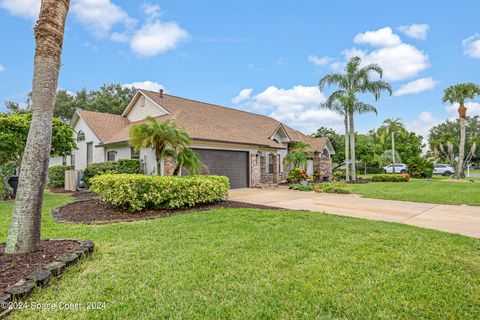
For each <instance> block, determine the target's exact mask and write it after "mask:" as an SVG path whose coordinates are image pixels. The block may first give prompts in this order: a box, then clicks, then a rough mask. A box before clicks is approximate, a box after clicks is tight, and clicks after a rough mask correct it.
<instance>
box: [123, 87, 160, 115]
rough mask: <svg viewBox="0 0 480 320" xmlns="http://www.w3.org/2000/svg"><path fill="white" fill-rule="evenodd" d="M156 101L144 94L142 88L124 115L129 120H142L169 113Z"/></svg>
mask: <svg viewBox="0 0 480 320" xmlns="http://www.w3.org/2000/svg"><path fill="white" fill-rule="evenodd" d="M168 113H169V112H168V111H167V110H165V109H164V108H163V107H162V106H161V105H160V104H158V103H157V102H156V101H153V100H152V99H151V98H150V97H149V96H147V95H146V94H144V93H143V92H142V90H137V92H136V93H135V95H134V96H133V98H132V100H131V101H130V103H129V104H128V106H127V107H126V108H125V111H123V113H122V116H123V117H125V118H127V119H128V120H129V121H140V120H143V119H145V118H146V117H148V116H150V117H158V116H161V115H165V114H168Z"/></svg>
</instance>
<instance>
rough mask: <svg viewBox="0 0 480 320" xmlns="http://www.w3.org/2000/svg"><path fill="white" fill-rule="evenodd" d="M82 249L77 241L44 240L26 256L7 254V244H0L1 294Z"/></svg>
mask: <svg viewBox="0 0 480 320" xmlns="http://www.w3.org/2000/svg"><path fill="white" fill-rule="evenodd" d="M79 248H80V243H79V242H78V241H75V240H55V241H49V240H42V241H41V242H40V245H39V247H38V249H37V251H35V252H32V253H26V254H15V255H12V254H5V244H0V294H1V293H2V292H3V290H5V289H6V288H7V287H9V286H11V285H14V284H15V283H17V282H18V281H20V280H22V279H25V278H26V277H27V276H28V275H29V274H31V273H32V272H33V271H35V270H38V269H42V268H43V267H45V266H46V265H47V264H49V263H51V262H53V261H56V260H57V259H58V258H59V257H60V256H62V255H64V254H67V253H73V252H75V251H77V250H78V249H79Z"/></svg>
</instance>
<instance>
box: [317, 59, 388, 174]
mask: <svg viewBox="0 0 480 320" xmlns="http://www.w3.org/2000/svg"><path fill="white" fill-rule="evenodd" d="M360 64H361V59H360V57H353V58H352V59H350V61H348V63H347V64H346V66H345V72H344V73H333V74H329V75H326V76H324V77H323V78H321V79H320V81H319V82H318V87H319V89H320V90H321V91H323V89H324V88H325V87H326V86H333V85H335V86H336V87H337V90H336V91H334V92H333V93H332V94H331V95H333V96H337V97H338V96H343V97H345V99H346V101H345V102H346V104H347V110H348V121H349V127H350V128H349V135H350V157H351V161H350V162H351V167H352V174H351V175H352V179H353V180H356V172H355V171H356V168H355V124H354V114H355V113H366V112H372V111H374V110H375V108H373V107H372V106H371V105H368V104H364V103H361V102H359V101H358V99H357V95H358V94H360V93H370V94H372V95H373V96H374V98H375V100H376V101H377V100H378V99H380V94H381V93H382V91H388V93H389V94H390V95H391V94H392V88H391V86H390V84H389V83H388V82H386V81H384V80H381V79H382V76H383V69H382V68H381V67H380V66H379V65H378V64H375V63H372V64H368V65H366V66H364V67H360ZM372 73H373V74H376V76H378V77H379V78H380V80H375V81H374V80H372V79H371V74H372Z"/></svg>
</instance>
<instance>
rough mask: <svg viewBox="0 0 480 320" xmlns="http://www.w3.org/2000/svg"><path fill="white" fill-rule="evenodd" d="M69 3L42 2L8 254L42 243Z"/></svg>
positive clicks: (6, 250) (50, 0)
mask: <svg viewBox="0 0 480 320" xmlns="http://www.w3.org/2000/svg"><path fill="white" fill-rule="evenodd" d="M69 6H70V1H69V0H42V2H41V6H40V15H39V18H38V21H37V24H36V26H35V30H34V35H35V42H36V48H35V58H34V63H33V64H34V70H33V82H32V103H33V106H32V121H31V124H30V130H29V133H28V138H27V144H26V146H25V150H24V154H23V157H22V163H21V165H20V180H19V186H18V190H17V196H16V200H15V205H14V207H13V219H12V223H11V227H10V231H9V234H8V239H7V245H6V248H5V252H6V253H7V254H17V253H28V252H32V251H34V250H35V249H36V248H37V246H38V244H39V242H40V224H41V212H42V203H43V191H44V189H45V180H46V176H47V168H48V161H49V155H50V149H51V138H52V118H53V106H54V104H55V97H56V92H57V84H58V74H59V71H60V65H61V55H62V45H63V34H64V29H65V19H66V17H67V12H68V9H69Z"/></svg>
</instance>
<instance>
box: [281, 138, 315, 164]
mask: <svg viewBox="0 0 480 320" xmlns="http://www.w3.org/2000/svg"><path fill="white" fill-rule="evenodd" d="M309 149H310V145H309V144H308V143H306V142H303V141H297V142H294V143H292V145H291V147H290V150H289V152H288V154H287V155H286V156H285V157H284V158H283V161H284V164H285V166H286V167H291V166H293V169H296V168H301V167H303V168H305V166H306V165H307V161H308V157H309V156H310V155H311V152H310V150H309Z"/></svg>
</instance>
